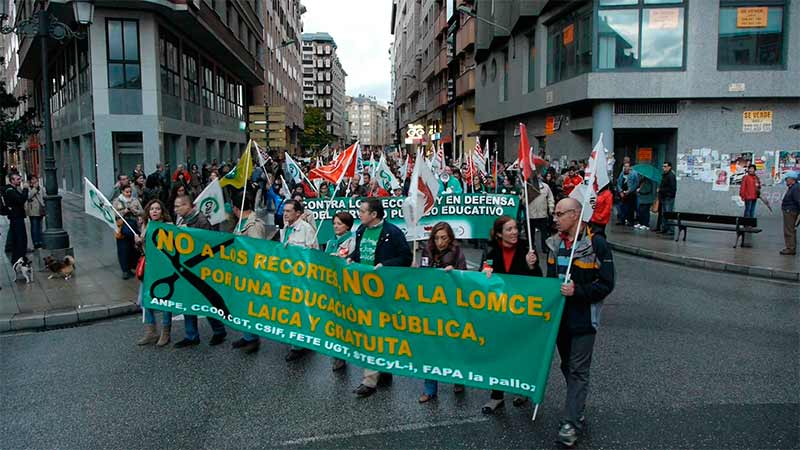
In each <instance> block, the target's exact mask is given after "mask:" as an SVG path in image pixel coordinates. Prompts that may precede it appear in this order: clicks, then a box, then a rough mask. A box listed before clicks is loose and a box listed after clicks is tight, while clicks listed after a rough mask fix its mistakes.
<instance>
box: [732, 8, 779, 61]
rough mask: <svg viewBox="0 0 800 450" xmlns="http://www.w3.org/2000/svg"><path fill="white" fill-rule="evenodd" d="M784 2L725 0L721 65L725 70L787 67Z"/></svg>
mask: <svg viewBox="0 0 800 450" xmlns="http://www.w3.org/2000/svg"><path fill="white" fill-rule="evenodd" d="M784 3H785V2H783V1H772V2H769V1H761V2H745V1H732V0H722V1H721V5H720V9H719V43H718V49H719V51H718V56H717V58H718V59H717V66H718V67H719V68H720V69H722V70H731V69H742V68H750V69H754V68H764V69H769V68H772V69H781V68H783V67H784V64H785V63H784V31H783V30H784V20H785V17H784Z"/></svg>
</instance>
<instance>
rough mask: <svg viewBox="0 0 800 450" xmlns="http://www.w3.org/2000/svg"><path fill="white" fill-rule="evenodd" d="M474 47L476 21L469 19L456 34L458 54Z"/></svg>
mask: <svg viewBox="0 0 800 450" xmlns="http://www.w3.org/2000/svg"><path fill="white" fill-rule="evenodd" d="M473 45H475V19H473V18H469V19H467V20H466V21H465V22H464V23H463V24H462V25H461V28H459V30H458V32H457V33H456V54H457V55H460V54H462V53H464V51H465V50H467V49H469V48H471V47H472V46H473Z"/></svg>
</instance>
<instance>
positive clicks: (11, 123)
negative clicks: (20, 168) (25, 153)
mask: <svg viewBox="0 0 800 450" xmlns="http://www.w3.org/2000/svg"><path fill="white" fill-rule="evenodd" d="M0 64H5V58H0ZM27 100H28V96H25V95H23V96H20V97H17V96H15V95H14V94H12V93H9V92H8V91H6V82H5V81H0V184H5V183H6V171H7V170H8V168H7V167H6V161H5V152H6V150H7V149H8V147H9V146H11V147H18V146H19V145H20V144H22V143H23V142H25V140H26V139H28V137H29V136H31V135H34V134H36V133H38V132H39V126H38V125H36V123H35V119H36V111H35V110H33V109H28V110H27V111H25V112H24V113H23V114H21V115H17V110H18V109H19V106H20V105H21V104H22V103H25V102H26V101H27Z"/></svg>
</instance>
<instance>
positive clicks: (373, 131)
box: [345, 95, 390, 150]
mask: <svg viewBox="0 0 800 450" xmlns="http://www.w3.org/2000/svg"><path fill="white" fill-rule="evenodd" d="M345 104H346V105H347V113H348V116H349V119H350V123H349V125H350V141H355V140H358V141H359V142H360V143H361V146H362V147H363V148H364V149H366V150H380V149H382V148H383V147H385V146H386V145H388V144H389V143H390V141H389V136H388V135H387V134H386V130H387V129H388V128H389V111H388V109H387V107H386V106H384V105H381V104H380V103H379V102H378V101H377V100H375V98H374V97H365V96H364V95H359V96H358V97H345Z"/></svg>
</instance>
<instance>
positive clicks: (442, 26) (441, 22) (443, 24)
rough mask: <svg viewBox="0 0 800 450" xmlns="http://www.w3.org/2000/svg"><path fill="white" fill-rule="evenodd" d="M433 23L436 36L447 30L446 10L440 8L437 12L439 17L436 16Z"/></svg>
mask: <svg viewBox="0 0 800 450" xmlns="http://www.w3.org/2000/svg"><path fill="white" fill-rule="evenodd" d="M434 25H435V28H434V29H433V32H434V36H438V35H439V34H440V33H443V32H446V31H447V10H445V9H442V12H441V13H439V17H437V18H436V23H435V24H434Z"/></svg>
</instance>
